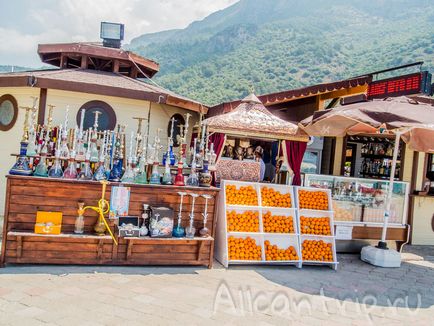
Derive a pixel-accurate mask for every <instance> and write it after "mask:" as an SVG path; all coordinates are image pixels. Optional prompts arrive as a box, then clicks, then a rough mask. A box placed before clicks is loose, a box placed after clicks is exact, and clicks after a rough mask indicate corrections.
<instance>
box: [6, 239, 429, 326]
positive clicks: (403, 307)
mask: <svg viewBox="0 0 434 326" xmlns="http://www.w3.org/2000/svg"><path fill="white" fill-rule="evenodd" d="M406 251H407V252H411V254H406V255H405V260H406V261H405V262H404V263H403V265H402V267H401V268H399V269H381V268H375V267H373V266H370V265H368V264H365V263H363V262H361V261H360V260H359V259H358V257H357V256H355V255H340V256H339V260H340V266H339V269H338V271H337V272H335V271H333V270H331V269H329V268H326V267H324V268H323V267H304V268H303V269H302V270H297V269H296V268H294V267H231V268H230V269H229V270H225V269H224V268H222V267H221V266H219V265H218V264H216V267H215V268H214V269H212V270H208V269H205V268H184V267H179V268H156V267H150V268H142V267H140V268H139V267H132V268H125V267H120V268H118V267H77V266H57V267H56V266H8V267H6V268H4V269H0V325H120V324H122V325H145V324H147V325H168V324H177V325H183V324H188V325H198V324H201V325H203V324H204V323H206V324H207V325H208V324H219V325H220V324H236V325H240V324H255V325H256V324H259V325H267V324H272V325H280V324H281V325H289V324H301V323H303V324H307V325H309V324H312V325H319V324H333V325H370V324H372V325H374V324H379V323H381V324H382V325H388V324H390V325H392V324H393V325H401V324H403V325H409V324H411V325H433V324H434V320H433V316H434V247H410V246H408V247H406Z"/></svg>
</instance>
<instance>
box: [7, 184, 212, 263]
mask: <svg viewBox="0 0 434 326" xmlns="http://www.w3.org/2000/svg"><path fill="white" fill-rule="evenodd" d="M7 178H8V181H7V196H6V211H5V221H4V228H3V246H2V261H1V265H3V264H8V263H13V264H74V265H75V264H77V265H82V264H85V265H88V264H91V265H205V266H208V267H211V266H212V261H213V247H214V238H213V234H214V232H215V228H214V222H215V216H214V208H215V196H216V195H217V194H218V189H215V188H211V189H210V188H198V187H175V186H170V187H168V186H159V185H134V184H128V185H125V187H128V188H130V190H131V192H130V201H129V212H128V214H129V215H130V216H141V215H142V214H143V204H147V205H149V206H157V207H161V206H164V207H168V208H171V209H172V210H173V211H174V212H176V213H178V208H179V196H178V192H179V191H182V192H186V193H187V194H190V193H195V194H198V195H200V196H203V195H210V196H211V197H212V198H211V199H210V200H209V201H208V205H207V206H208V207H207V213H208V219H207V222H206V226H207V228H208V229H209V230H210V235H209V236H207V237H201V236H200V235H199V232H197V233H196V234H195V236H194V237H193V238H186V237H182V238H176V237H164V238H160V237H159V238H152V237H149V236H143V237H141V236H134V237H121V236H119V234H118V233H117V226H116V225H115V220H108V222H109V225H110V228H111V231H112V232H113V234H115V239H116V240H117V242H118V245H116V244H115V242H114V241H113V240H112V238H111V237H110V235H109V234H108V233H107V232H105V235H97V234H96V232H95V230H94V227H95V225H96V224H97V221H98V214H97V213H96V212H94V211H92V210H90V211H86V212H85V213H84V232H83V233H82V234H77V233H74V230H75V229H76V220H77V216H78V214H79V212H78V208H79V207H78V203H79V202H81V201H83V202H84V203H85V204H86V205H96V204H97V203H98V201H99V200H100V198H101V184H100V183H99V182H96V181H75V180H73V181H71V180H57V179H48V178H38V177H25V176H8V177H7ZM118 185H119V184H117V183H113V184H110V185H109V186H108V188H107V197H108V198H110V195H111V190H112V188H113V187H115V186H118ZM204 202H205V200H204V198H203V197H201V198H198V199H197V201H196V203H195V206H194V207H195V210H196V212H197V214H196V215H195V217H194V224H193V226H194V227H195V228H196V230H198V231H199V230H200V229H201V228H203V217H202V216H201V215H200V214H201V213H204V209H205V203H204ZM191 205H192V198H191V196H188V195H186V196H185V198H184V203H183V208H182V209H183V210H182V215H183V216H184V218H183V219H182V221H181V223H182V225H183V226H184V227H187V226H188V224H189V220H188V218H187V216H188V215H189V214H190V212H191ZM38 211H46V212H60V213H61V214H62V220H61V233H60V234H48V233H47V234H44V233H42V234H36V233H35V232H34V230H35V223H36V217H37V212H38Z"/></svg>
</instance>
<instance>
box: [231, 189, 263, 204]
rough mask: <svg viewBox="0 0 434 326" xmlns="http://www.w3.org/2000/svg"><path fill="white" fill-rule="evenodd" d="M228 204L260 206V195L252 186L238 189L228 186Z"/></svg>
mask: <svg viewBox="0 0 434 326" xmlns="http://www.w3.org/2000/svg"><path fill="white" fill-rule="evenodd" d="M226 204H229V205H246V206H258V194H257V193H256V190H255V188H253V187H252V186H245V187H240V189H237V187H236V186H235V185H227V186H226Z"/></svg>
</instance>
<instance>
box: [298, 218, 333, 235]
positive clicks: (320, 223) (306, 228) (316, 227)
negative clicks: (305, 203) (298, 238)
mask: <svg viewBox="0 0 434 326" xmlns="http://www.w3.org/2000/svg"><path fill="white" fill-rule="evenodd" d="M300 232H301V233H302V234H315V235H332V233H331V230H330V219H329V218H328V217H306V216H300Z"/></svg>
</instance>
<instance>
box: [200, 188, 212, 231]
mask: <svg viewBox="0 0 434 326" xmlns="http://www.w3.org/2000/svg"><path fill="white" fill-rule="evenodd" d="M202 197H203V198H205V209H204V212H203V213H202V216H203V228H202V229H200V230H199V234H200V236H201V237H203V238H207V237H209V236H210V235H211V232H210V230H209V229H208V228H207V227H206V222H207V220H208V200H209V199H211V198H212V197H213V196H211V195H207V194H204V195H202Z"/></svg>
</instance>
